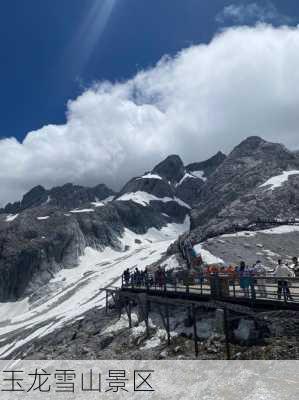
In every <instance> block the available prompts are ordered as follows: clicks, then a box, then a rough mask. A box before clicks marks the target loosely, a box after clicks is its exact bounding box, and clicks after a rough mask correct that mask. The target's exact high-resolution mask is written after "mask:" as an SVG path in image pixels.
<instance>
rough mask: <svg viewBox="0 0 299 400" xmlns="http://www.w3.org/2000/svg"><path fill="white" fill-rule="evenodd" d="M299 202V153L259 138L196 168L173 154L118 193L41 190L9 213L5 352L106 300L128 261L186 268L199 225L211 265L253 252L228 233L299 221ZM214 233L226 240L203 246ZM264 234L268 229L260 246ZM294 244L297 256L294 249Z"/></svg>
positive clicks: (0, 261)
mask: <svg viewBox="0 0 299 400" xmlns="http://www.w3.org/2000/svg"><path fill="white" fill-rule="evenodd" d="M298 204H299V156H298V152H291V151H289V150H287V149H286V148H285V147H284V146H282V145H280V144H274V143H269V142H266V141H264V140H263V139H261V138H258V137H250V138H248V139H246V140H245V141H243V142H242V143H241V144H240V145H238V146H237V147H236V148H235V149H234V150H233V151H232V152H231V153H230V154H229V155H228V156H227V157H226V156H225V155H223V154H222V153H217V154H216V155H215V156H214V157H212V158H210V159H209V160H207V161H204V162H196V163H193V164H189V165H187V166H184V164H183V162H182V160H181V159H180V157H179V156H178V155H171V156H169V157H167V158H166V159H165V160H163V161H162V162H161V163H159V164H158V165H157V166H155V167H154V168H153V169H152V170H151V171H147V172H145V173H144V174H142V175H141V176H138V177H135V178H133V179H131V180H130V181H129V182H128V183H127V184H125V185H124V187H123V188H122V189H121V190H120V192H119V193H117V194H116V193H114V192H113V191H112V190H110V189H109V188H108V187H107V186H105V185H98V186H96V187H94V188H85V187H82V186H75V185H72V184H66V185H64V186H62V187H56V188H53V189H50V190H46V189H44V188H43V187H42V186H37V187H35V188H33V189H32V190H31V191H30V192H28V193H27V194H25V195H24V197H23V199H22V200H21V201H20V202H17V203H14V204H9V205H7V206H6V207H5V208H4V209H2V210H1V212H0V301H1V302H2V304H1V303H0V315H2V319H3V320H4V319H5V324H2V325H0V356H9V355H10V354H12V353H14V354H15V352H16V351H18V349H19V348H20V346H22V345H23V344H25V343H29V342H30V341H32V340H35V339H38V338H40V337H42V336H45V335H47V334H49V333H51V332H53V331H54V330H56V329H60V328H62V327H63V326H64V324H68V323H71V322H72V321H74V320H76V319H80V318H82V316H83V315H84V313H85V312H87V311H88V310H90V309H92V308H94V307H100V306H102V305H103V301H104V299H103V293H102V289H103V288H104V287H105V286H108V285H115V284H118V283H119V281H120V276H121V274H122V272H123V270H124V269H125V268H135V267H136V266H138V267H139V268H144V267H145V266H147V265H151V264H153V263H157V262H161V259H162V260H163V262H166V264H167V262H169V266H170V264H171V265H177V264H178V263H179V262H180V260H179V259H177V258H176V257H175V256H173V254H174V253H175V252H176V250H177V247H176V244H173V243H174V242H175V241H176V239H177V238H178V236H179V235H181V234H183V233H185V232H189V231H190V227H191V236H192V237H193V238H194V239H195V240H196V242H197V243H198V246H199V247H200V248H201V251H202V254H203V258H205V260H206V261H207V262H209V260H213V262H214V261H215V260H220V259H221V258H223V259H224V260H225V261H227V262H228V261H229V262H231V261H234V260H233V258H234V254H236V251H241V250H240V249H243V250H242V251H245V250H244V249H245V247H244V246H243V242H242V240H243V239H242V238H243V236H242V233H240V235H241V236H240V237H241V239H240V238H239V237H237V239H235V238H233V239H232V238H229V239H227V238H225V237H223V236H221V235H223V234H227V233H228V234H229V233H234V232H235V231H236V230H244V229H246V228H247V227H248V226H250V225H252V224H255V223H257V221H258V220H261V221H262V220H268V221H269V224H270V225H271V223H270V222H271V220H276V221H285V220H288V219H292V220H296V219H298V221H299V208H298V207H299V206H298ZM190 222H191V225H190ZM269 224H268V225H269ZM257 229H261V226H260V225H257ZM288 232H289V231H288ZM297 232H298V229H295V230H294V231H293V232H292V233H291V235H290V237H289V239H288V240H289V241H291V242H292V243H295V242H296V237H297V234H298V233H297ZM272 233H273V232H272V231H271V234H272ZM284 233H285V232H284V230H283V229H282V230H279V231H278V232H274V234H275V236H274V238H272V239H271V240H270V239H269V233H268V234H267V238H268V239H267V243H268V245H267V246H268V247H267V248H266V247H265V254H264V256H265V260H267V257H269V254H270V253H271V254H272V255H273V254H274V252H275V248H274V247H277V246H278V243H279V238H278V236H277V235H280V234H281V235H283V234H284ZM210 236H217V238H216V239H215V241H214V242H213V243H210V248H209V247H208V246H207V247H206V248H204V247H202V246H204V245H205V244H204V243H202V241H204V240H205V239H206V238H207V237H210ZM220 236H221V237H220ZM244 237H246V235H245V236H244ZM263 237H266V236H264V232H261V233H258V234H257V235H256V237H255V240H256V243H255V242H254V240H253V239H252V242H253V245H252V246H253V247H254V246H257V245H260V243H258V242H260V241H262V239H261V238H263ZM277 238H278V239H277ZM235 242H236V243H237V244H236V249H239V250H236V251H235V252H233V251H232V250H229V243H230V244H231V245H232V246H233V243H235ZM221 243H222V244H223V251H222V250H221V249H220V247H221V246H222V244H221ZM271 243H272V244H271ZM220 245H221V246H220ZM271 246H272V247H271ZM167 249H168V253H169V254H168V255H167ZM246 249H247V247H246ZM285 249H288V254H287V255H288V256H291V255H292V254H289V253H290V252H291V251H293V250H292V249H293V247H292V246H291V247H290V246H289V247H288V246H285ZM266 250H267V252H268V253H266ZM286 251H287V250H286ZM227 252H229V254H228V253H227ZM251 253H252V252H251ZM251 253H250V254H251ZM259 253H260V252H259ZM277 253H278V252H277ZM246 254H247V256H248V257H249V252H247V253H246ZM169 256H170V257H169ZM167 257H168V258H167ZM252 257H256V252H255V253H254V255H252ZM271 257H272V256H271ZM165 260H166V261H165ZM167 260H168V261H167ZM237 261H238V260H237ZM182 262H183V260H182ZM271 262H272V261H271Z"/></svg>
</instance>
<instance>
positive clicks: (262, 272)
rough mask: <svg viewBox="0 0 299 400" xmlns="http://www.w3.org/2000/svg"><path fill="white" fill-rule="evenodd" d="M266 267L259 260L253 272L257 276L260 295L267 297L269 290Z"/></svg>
mask: <svg viewBox="0 0 299 400" xmlns="http://www.w3.org/2000/svg"><path fill="white" fill-rule="evenodd" d="M266 273H267V270H266V267H265V266H264V265H263V264H262V263H261V261H260V260H258V261H257V262H256V264H255V266H254V268H253V274H254V276H255V277H256V278H257V279H256V284H257V290H258V293H259V295H260V297H264V298H266V297H267V290H266V283H267V282H266V279H265V277H266Z"/></svg>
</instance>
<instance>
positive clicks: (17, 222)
mask: <svg viewBox="0 0 299 400" xmlns="http://www.w3.org/2000/svg"><path fill="white" fill-rule="evenodd" d="M85 210H86V211H82V212H75V213H72V212H65V211H64V210H61V209H58V208H55V207H53V206H50V205H48V204H47V205H42V206H39V207H33V208H29V209H27V210H25V211H23V212H22V213H20V214H19V215H18V216H17V217H15V219H13V220H11V221H10V220H8V221H7V216H6V215H5V214H3V215H1V216H0V301H6V300H15V299H18V298H20V297H22V296H23V295H24V294H26V293H32V291H34V290H35V289H36V288H38V287H40V286H41V285H43V284H45V283H47V282H48V281H49V280H50V279H51V278H52V277H53V274H54V273H55V272H57V271H58V270H59V269H61V268H68V267H74V266H76V265H77V262H78V257H79V256H80V255H82V254H83V252H84V249H85V248H86V246H90V247H93V248H97V249H103V248H104V247H107V246H109V247H112V248H115V249H119V250H120V249H121V242H120V237H121V236H122V234H123V232H124V228H128V229H130V230H132V231H134V232H136V233H140V234H142V233H145V232H146V231H147V230H148V229H149V228H151V227H155V228H158V229H160V228H161V227H162V226H163V225H165V224H166V223H167V222H169V221H168V218H167V217H165V216H163V215H161V214H160V213H158V212H157V211H155V210H154V209H153V208H152V207H142V206H141V205H139V204H135V203H132V202H129V203H127V202H112V203H110V204H108V205H106V206H103V207H94V208H90V209H85ZM88 210H90V211H88ZM79 211H80V210H79Z"/></svg>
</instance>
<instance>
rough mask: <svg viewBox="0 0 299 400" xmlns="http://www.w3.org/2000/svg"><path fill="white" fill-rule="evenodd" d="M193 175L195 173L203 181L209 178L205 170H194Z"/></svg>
mask: <svg viewBox="0 0 299 400" xmlns="http://www.w3.org/2000/svg"><path fill="white" fill-rule="evenodd" d="M191 173H192V175H194V176H195V177H196V178H199V179H201V180H202V181H204V182H206V180H207V178H206V177H205V172H204V171H192V172H191Z"/></svg>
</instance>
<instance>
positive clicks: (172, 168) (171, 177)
mask: <svg viewBox="0 0 299 400" xmlns="http://www.w3.org/2000/svg"><path fill="white" fill-rule="evenodd" d="M152 172H153V173H155V174H157V175H160V176H161V177H162V178H164V179H166V180H168V181H170V182H172V183H174V182H179V181H180V180H181V179H182V178H183V176H184V175H185V167H184V164H183V161H182V160H181V158H180V157H179V156H178V155H176V154H173V155H170V156H168V157H167V158H166V159H165V160H163V161H162V162H160V163H159V164H158V165H156V166H155V168H154V169H153V171H152Z"/></svg>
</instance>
